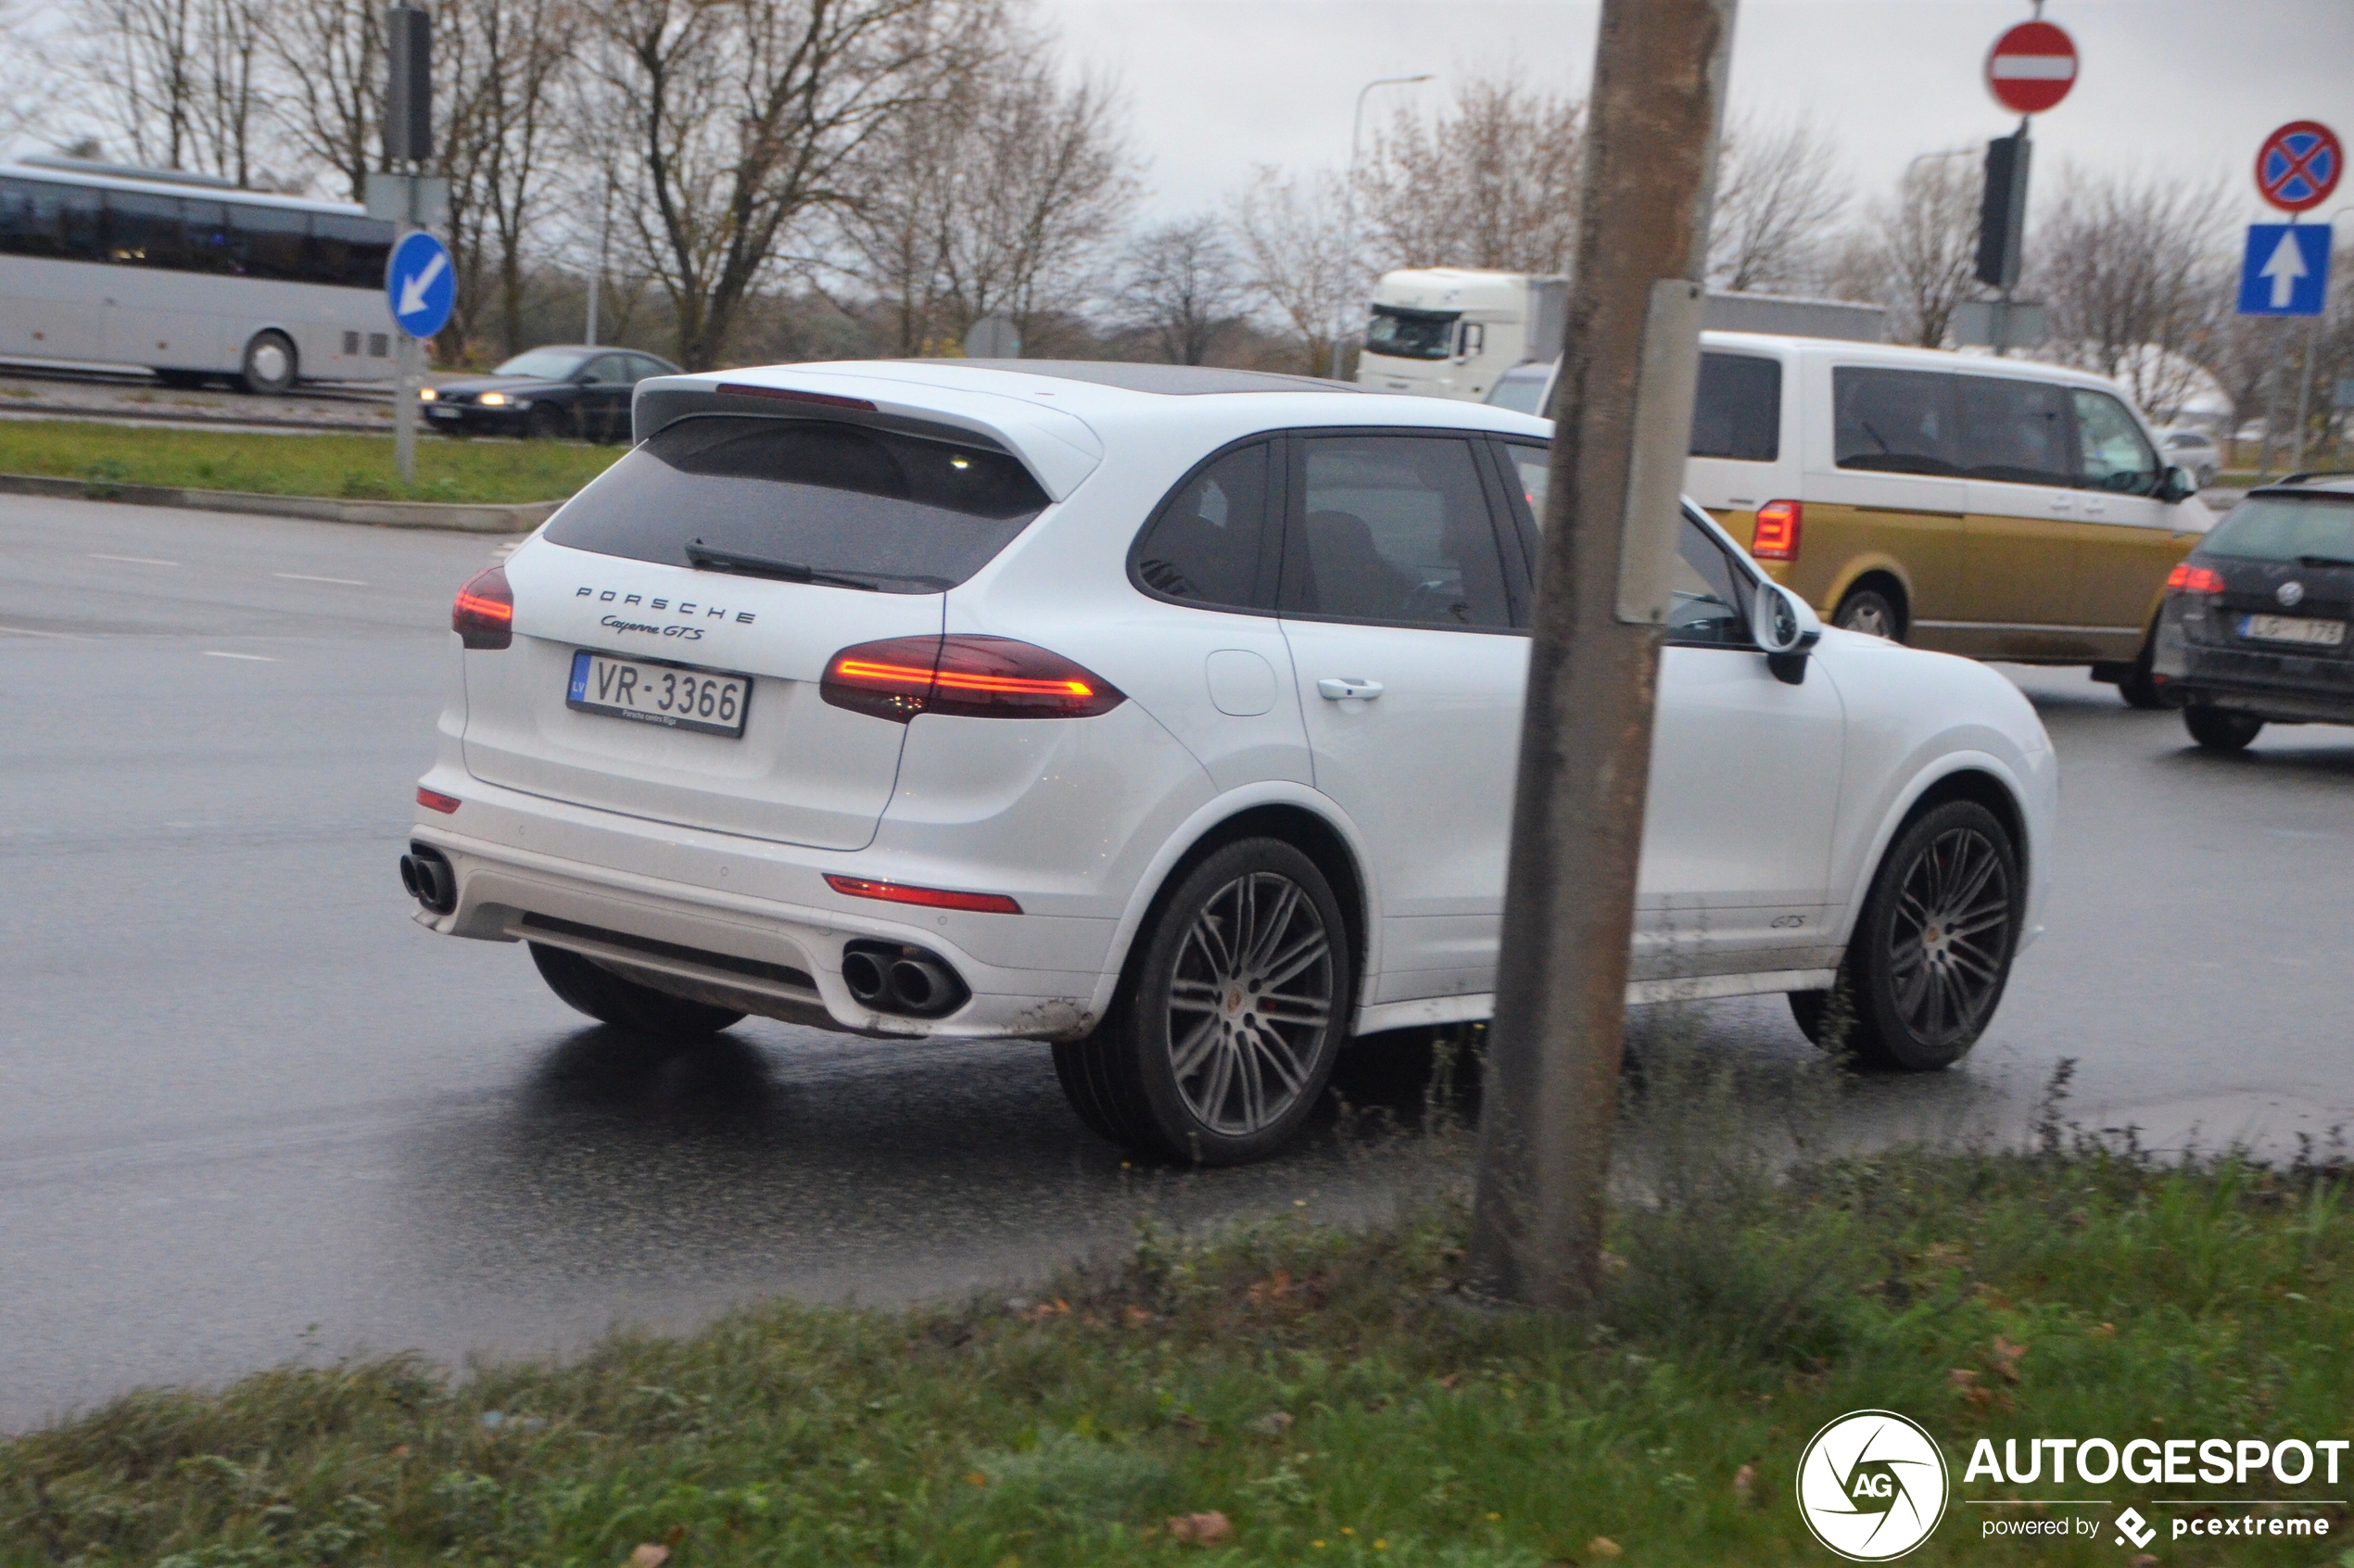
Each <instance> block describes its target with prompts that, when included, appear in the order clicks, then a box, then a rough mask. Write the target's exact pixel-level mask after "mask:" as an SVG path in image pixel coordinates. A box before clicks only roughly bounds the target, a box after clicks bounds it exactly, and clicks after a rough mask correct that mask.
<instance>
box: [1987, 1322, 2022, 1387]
mask: <svg viewBox="0 0 2354 1568" xmlns="http://www.w3.org/2000/svg"><path fill="white" fill-rule="evenodd" d="M2026 1354H2027V1347H2026V1346H2024V1345H2013V1344H2012V1343H2011V1342H2010V1341H2009V1340H2007V1339H2005V1338H2004V1337H2003V1336H2002V1335H2001V1334H1996V1335H1995V1336H1994V1370H1995V1372H1998V1373H2000V1374H2001V1375H2002V1379H2003V1381H2004V1382H2006V1383H2017V1382H2018V1381H2019V1358H2020V1357H2022V1356H2024V1355H2026Z"/></svg>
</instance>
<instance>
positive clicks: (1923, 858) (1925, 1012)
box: [1791, 801, 2026, 1072]
mask: <svg viewBox="0 0 2354 1568" xmlns="http://www.w3.org/2000/svg"><path fill="white" fill-rule="evenodd" d="M2025 898H2026V890H2025V888H2024V887H2023V886H2022V884H2021V881H2020V878H2019V849H2018V846H2017V845H2016V844H2015V843H2014V842H2013V841H2012V839H2011V835H2010V829H2008V828H2006V827H2004V826H2003V823H2002V819H2001V818H1999V817H1997V816H1995V815H1994V814H1993V812H1991V811H1989V810H1987V809H1986V808H1985V807H1984V806H1982V805H1980V804H1979V803H1977V802H1975V801H1947V802H1946V803H1944V804H1943V805H1939V806H1935V807H1932V808H1931V809H1930V810H1928V811H1926V812H1923V813H1922V814H1921V815H1920V816H1917V817H1916V818H1915V819H1914V820H1913V821H1912V822H1910V823H1908V824H1907V825H1906V826H1905V829H1904V831H1902V832H1900V833H1899V834H1897V835H1896V841H1895V842H1894V843H1892V844H1891V845H1890V846H1889V848H1888V854H1886V855H1884V856H1882V857H1881V860H1880V864H1879V870H1878V871H1877V872H1875V873H1874V874H1873V877H1872V886H1871V891H1870V892H1869V893H1867V895H1866V897H1865V899H1864V908H1863V912H1862V914H1861V916H1860V917H1858V918H1857V920H1856V922H1855V935H1854V937H1853V938H1852V939H1851V940H1850V941H1849V942H1848V946H1847V962H1846V964H1845V965H1844V966H1843V967H1842V971H1841V972H1842V976H1843V983H1844V984H1845V985H1846V987H1847V991H1848V1002H1849V1010H1850V1013H1851V1017H1850V1019H1849V1023H1848V1029H1847V1038H1846V1040H1845V1042H1844V1044H1845V1046H1846V1049H1847V1050H1848V1052H1849V1053H1850V1054H1851V1055H1852V1056H1854V1059H1855V1061H1856V1062H1857V1063H1858V1064H1859V1065H1862V1066H1866V1067H1875V1068H1892V1069H1900V1070H1903V1071H1906V1072H1935V1071H1937V1070H1939V1069H1942V1068H1947V1067H1951V1066H1952V1065H1953V1064H1954V1063H1955V1062H1956V1061H1958V1060H1960V1059H1961V1056H1962V1054H1963V1053H1964V1052H1966V1051H1968V1049H1969V1048H1970V1047H1971V1046H1972V1045H1974V1044H1976V1043H1978V1037H1979V1035H1980V1034H1981V1032H1983V1031H1984V1030H1985V1028H1986V1025H1987V1022H1988V1020H1989V1019H1991V1018H1993V1016H1994V1009H1995V1007H1996V1006H1997V1005H2000V1003H2001V1002H2002V999H2003V988H2004V986H2005V985H2006V984H2007V983H2008V982H2009V980H2010V974H2011V957H2012V955H2013V953H2014V952H2015V951H2016V950H2017V948H2018V945H2019V917H2020V913H2021V910H2022V908H2023V907H2024V904H2025ZM1816 994H1818V995H1819V994H1821V993H1816ZM1791 1006H1792V1011H1793V1013H1796V1014H1797V1015H1798V1017H1799V1021H1800V1026H1801V1027H1802V1028H1803V1027H1805V1024H1806V1022H1807V1018H1806V1014H1805V1013H1804V1012H1802V1011H1800V1006H1799V1004H1798V1003H1797V1002H1796V1000H1795V999H1794V998H1793V1001H1792V1005H1791ZM1810 1010H1811V1009H1810ZM1828 1016H1829V1003H1828V1000H1827V1001H1826V1002H1825V1004H1824V1005H1823V1006H1822V1008H1821V1009H1820V1010H1816V1012H1815V1024H1816V1032H1821V1031H1823V1026H1824V1021H1825V1019H1826V1018H1828Z"/></svg>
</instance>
